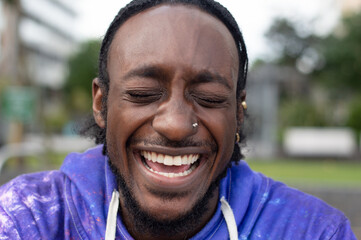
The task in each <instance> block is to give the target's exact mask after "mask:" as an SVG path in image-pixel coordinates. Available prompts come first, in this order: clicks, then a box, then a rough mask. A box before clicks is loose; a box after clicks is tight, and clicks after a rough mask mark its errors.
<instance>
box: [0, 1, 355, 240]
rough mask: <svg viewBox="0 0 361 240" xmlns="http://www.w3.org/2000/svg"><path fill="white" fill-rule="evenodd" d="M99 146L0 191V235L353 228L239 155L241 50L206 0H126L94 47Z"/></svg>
mask: <svg viewBox="0 0 361 240" xmlns="http://www.w3.org/2000/svg"><path fill="white" fill-rule="evenodd" d="M99 66H100V68H99V69H100V71H99V77H98V78H96V79H95V80H94V81H93V112H94V118H93V119H92V120H91V121H90V122H88V125H86V126H84V129H83V133H85V134H88V135H91V136H93V137H95V139H96V142H97V143H98V144H100V143H101V145H100V146H98V147H96V148H94V149H90V150H88V151H87V152H85V153H83V154H77V153H76V154H70V155H69V156H68V157H67V158H66V159H65V162H64V164H63V166H62V168H61V169H60V171H52V172H46V173H36V174H30V175H27V176H22V177H20V178H17V179H15V180H13V181H12V182H10V183H8V184H7V185H5V186H3V187H2V189H1V190H0V193H1V197H0V200H1V205H0V207H1V208H0V226H1V228H0V239H104V238H105V239H133V238H134V239H189V238H191V239H355V237H354V235H353V233H352V231H351V229H350V225H349V222H348V220H347V219H346V218H345V217H344V215H343V214H342V213H340V212H339V211H338V210H335V209H333V208H331V207H330V206H328V205H326V204H325V203H323V202H321V201H320V200H318V199H316V198H314V197H311V196H309V195H306V194H303V193H301V192H299V191H297V190H294V189H291V188H288V187H287V186H285V185H283V184H282V183H278V182H275V181H273V180H271V179H269V178H266V177H264V176H263V175H261V174H258V173H255V172H253V171H252V170H250V169H249V168H248V166H247V165H246V163H244V162H239V159H240V149H239V147H238V142H239V141H240V140H241V139H240V138H241V137H240V136H241V131H242V122H243V117H244V110H245V108H246V104H245V96H246V95H245V91H244V89H245V83H246V74H247V54H246V48H245V44H244V42H243V38H242V35H241V33H240V31H239V28H238V26H237V24H236V23H235V21H234V19H233V17H232V16H231V15H230V13H229V12H228V11H227V10H226V9H225V8H224V7H222V6H221V5H219V4H218V3H216V2H213V1H212V0H164V1H152V0H150V1H149V0H135V1H132V2H131V3H130V4H129V5H127V6H126V7H125V8H124V9H121V10H120V12H119V13H118V15H117V16H116V17H115V19H114V21H113V22H112V24H111V25H110V27H109V29H108V31H107V33H106V35H105V37H104V40H103V43H102V48H101V53H100V60H99Z"/></svg>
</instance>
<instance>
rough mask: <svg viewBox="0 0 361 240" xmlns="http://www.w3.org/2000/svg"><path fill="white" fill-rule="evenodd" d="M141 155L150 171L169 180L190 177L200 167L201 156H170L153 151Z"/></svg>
mask: <svg viewBox="0 0 361 240" xmlns="http://www.w3.org/2000/svg"><path fill="white" fill-rule="evenodd" d="M140 155H141V158H142V162H143V164H144V166H145V167H146V168H147V169H148V170H149V171H151V172H153V173H155V174H159V175H162V176H165V177H169V178H175V177H184V176H188V175H189V174H191V173H192V172H193V170H194V169H196V168H197V167H198V166H199V158H200V154H186V155H178V156H170V155H166V154H162V153H156V152H152V151H141V152H140Z"/></svg>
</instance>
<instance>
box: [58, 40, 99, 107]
mask: <svg viewBox="0 0 361 240" xmlns="http://www.w3.org/2000/svg"><path fill="white" fill-rule="evenodd" d="M99 49H100V41H98V40H90V41H87V42H84V43H82V44H81V45H80V49H79V51H78V52H77V53H76V54H74V55H73V56H72V57H71V58H70V59H69V61H68V65H69V74H68V77H67V79H66V83H65V86H64V90H65V94H66V103H67V106H68V108H69V109H70V110H72V111H73V112H77V113H80V114H81V113H87V112H89V111H90V110H91V104H92V93H91V86H92V80H93V79H94V78H95V77H96V76H97V72H98V68H97V59H98V53H99Z"/></svg>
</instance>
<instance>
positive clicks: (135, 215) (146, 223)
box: [108, 155, 228, 239]
mask: <svg viewBox="0 0 361 240" xmlns="http://www.w3.org/2000/svg"><path fill="white" fill-rule="evenodd" d="M108 158H109V155H108ZM109 165H110V168H111V170H112V172H113V173H114V174H115V176H116V179H117V184H118V189H119V190H120V191H121V194H122V196H123V198H124V205H125V206H124V207H125V208H126V209H127V210H128V212H129V213H130V215H131V221H132V222H133V223H134V231H135V232H141V233H142V234H147V235H150V236H154V237H157V236H162V237H168V238H169V239H171V238H172V237H174V236H179V235H183V236H184V239H188V238H189V237H191V236H187V233H191V232H194V231H195V230H196V228H198V227H199V226H198V224H199V221H200V219H201V218H202V217H203V216H204V214H205V213H206V212H207V211H208V210H209V208H208V204H209V200H210V199H211V198H212V197H213V195H214V193H215V192H216V189H218V186H219V184H220V181H221V179H222V178H223V177H225V176H226V174H227V169H228V167H226V168H225V169H224V171H223V172H222V173H221V174H220V175H219V176H218V177H217V178H216V180H215V181H213V182H212V183H211V185H210V186H209V188H208V190H207V192H206V193H205V194H204V196H203V197H202V198H201V199H199V200H198V201H197V202H196V204H195V205H194V206H193V207H192V208H191V209H190V210H189V211H188V212H186V213H185V214H183V215H180V216H179V217H177V218H175V219H169V220H163V219H162V220H159V219H157V218H155V217H154V216H152V215H151V214H149V213H148V212H147V211H146V210H145V209H144V208H142V207H141V206H140V204H139V203H138V201H137V200H136V199H135V198H134V195H133V191H132V188H131V187H130V186H129V185H128V184H127V182H126V181H125V179H124V178H123V176H122V175H121V173H120V172H119V170H118V169H117V168H116V166H115V165H114V164H113V163H112V161H111V159H110V158H109ZM162 197H163V199H164V200H165V201H166V200H167V199H169V197H170V196H162ZM174 197H176V196H174ZM119 209H120V208H119Z"/></svg>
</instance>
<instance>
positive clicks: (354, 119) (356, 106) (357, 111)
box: [347, 96, 361, 133]
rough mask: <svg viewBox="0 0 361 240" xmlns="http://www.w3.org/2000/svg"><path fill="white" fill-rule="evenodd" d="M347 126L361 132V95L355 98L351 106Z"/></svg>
mask: <svg viewBox="0 0 361 240" xmlns="http://www.w3.org/2000/svg"><path fill="white" fill-rule="evenodd" d="M347 126H349V127H351V128H353V129H354V130H356V131H357V133H360V132H361V96H359V97H357V98H355V99H354V100H353V101H352V102H351V104H350V106H349V116H348V120H347Z"/></svg>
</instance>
